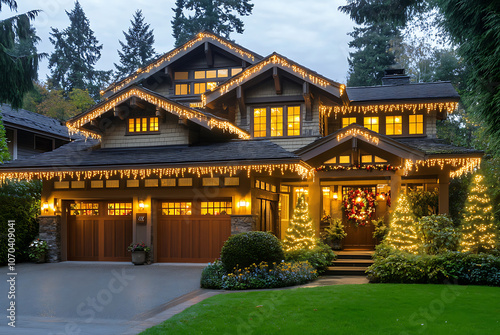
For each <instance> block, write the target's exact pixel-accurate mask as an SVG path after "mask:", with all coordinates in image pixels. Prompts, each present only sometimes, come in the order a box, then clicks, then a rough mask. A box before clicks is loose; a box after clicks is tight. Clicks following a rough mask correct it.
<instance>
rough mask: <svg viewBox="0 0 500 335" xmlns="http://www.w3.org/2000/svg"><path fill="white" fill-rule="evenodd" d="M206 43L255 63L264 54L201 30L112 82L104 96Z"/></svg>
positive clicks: (148, 75) (152, 72)
mask: <svg viewBox="0 0 500 335" xmlns="http://www.w3.org/2000/svg"><path fill="white" fill-rule="evenodd" d="M204 43H210V44H213V45H215V46H217V47H219V48H221V49H223V50H225V51H227V52H228V53H230V54H233V55H235V56H237V57H239V58H241V59H242V60H244V61H246V62H248V63H250V64H254V63H255V62H257V61H259V60H260V59H261V58H262V56H260V55H258V54H256V53H254V52H252V51H250V50H248V49H245V48H243V47H242V46H239V45H238V44H235V43H234V42H231V41H229V40H227V39H225V38H223V37H221V36H218V35H215V34H214V33H211V32H206V31H205V32H200V33H198V34H197V35H196V36H195V37H194V38H192V39H191V40H190V41H188V42H186V43H184V44H183V45H182V46H180V47H178V48H175V49H173V50H171V51H169V52H167V53H165V54H163V55H162V56H160V57H158V58H157V59H155V60H154V61H152V62H151V63H149V64H148V65H146V66H144V67H142V68H139V69H137V70H136V71H135V72H134V73H133V74H131V75H129V76H128V77H126V78H124V79H122V80H120V81H119V82H117V83H113V84H111V85H110V86H109V87H108V88H106V89H105V90H104V91H102V92H101V94H102V95H103V97H109V96H110V95H112V94H113V93H116V92H118V91H120V90H122V89H124V88H126V87H128V86H130V85H133V84H135V83H137V82H139V81H141V80H143V79H146V78H148V77H150V76H151V75H153V74H154V73H155V72H157V71H159V70H161V69H162V68H164V67H165V66H167V65H168V64H170V63H172V62H174V61H176V60H178V59H180V58H182V57H184V56H185V55H186V54H188V53H190V52H191V51H193V50H194V49H196V48H197V47H199V46H200V45H202V44H204Z"/></svg>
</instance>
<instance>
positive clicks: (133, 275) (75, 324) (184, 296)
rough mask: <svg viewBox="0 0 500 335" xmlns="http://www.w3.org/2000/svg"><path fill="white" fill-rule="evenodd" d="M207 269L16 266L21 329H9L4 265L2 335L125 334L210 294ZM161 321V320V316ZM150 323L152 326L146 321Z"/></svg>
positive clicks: (71, 264) (83, 264)
mask: <svg viewBox="0 0 500 335" xmlns="http://www.w3.org/2000/svg"><path fill="white" fill-rule="evenodd" d="M203 267H204V265H199V264H198V265H191V264H188V265H172V264H152V265H142V266H134V265H132V264H131V263H88V262H62V263H55V264H48V263H46V264H31V263H26V264H19V265H17V266H16V270H17V277H16V283H15V284H16V285H15V287H16V297H15V306H16V323H15V325H16V328H15V329H14V328H11V327H9V326H8V325H7V323H8V322H9V320H8V319H7V318H6V316H7V313H8V312H7V311H6V309H7V308H8V307H9V305H8V304H9V302H10V301H11V300H9V299H8V298H7V294H8V292H9V285H8V283H7V279H9V278H8V276H7V273H8V272H9V271H8V269H7V267H1V268H0V270H1V271H2V277H3V278H4V279H2V280H1V281H0V297H1V298H0V301H1V307H2V308H1V310H2V311H3V312H1V313H0V314H1V315H2V318H1V320H2V321H1V322H0V334H54V335H59V334H124V333H135V332H137V329H141V325H142V328H144V324H145V322H146V320H151V318H153V319H154V317H155V316H158V315H160V316H161V313H162V312H165V310H167V309H169V308H172V307H173V306H176V305H179V304H182V303H184V302H185V301H187V300H190V299H195V298H196V297H197V296H200V295H202V294H203V293H204V290H201V289H200V288H199V287H200V274H201V271H202V269H203ZM157 319H158V320H159V319H161V318H158V317H157ZM146 323H147V322H146Z"/></svg>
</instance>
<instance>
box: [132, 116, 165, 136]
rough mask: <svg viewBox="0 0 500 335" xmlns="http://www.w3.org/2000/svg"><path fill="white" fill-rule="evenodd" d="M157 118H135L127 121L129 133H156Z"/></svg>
mask: <svg viewBox="0 0 500 335" xmlns="http://www.w3.org/2000/svg"><path fill="white" fill-rule="evenodd" d="M158 130H159V127H158V117H156V116H155V117H136V118H130V119H128V132H129V133H149V132H158Z"/></svg>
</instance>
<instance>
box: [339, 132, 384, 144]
mask: <svg viewBox="0 0 500 335" xmlns="http://www.w3.org/2000/svg"><path fill="white" fill-rule="evenodd" d="M351 135H352V136H354V137H358V136H361V137H363V138H365V139H366V140H367V141H368V142H372V143H374V144H377V145H378V143H379V141H380V140H379V138H378V137H377V136H373V135H371V134H370V133H369V132H367V131H366V130H362V129H359V128H351V129H348V130H345V131H343V132H341V133H340V134H338V135H337V142H340V141H341V140H342V139H343V138H345V137H347V136H351Z"/></svg>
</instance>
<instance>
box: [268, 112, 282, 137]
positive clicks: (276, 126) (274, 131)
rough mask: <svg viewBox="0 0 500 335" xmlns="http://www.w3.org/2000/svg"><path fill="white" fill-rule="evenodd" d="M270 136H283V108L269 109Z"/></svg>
mask: <svg viewBox="0 0 500 335" xmlns="http://www.w3.org/2000/svg"><path fill="white" fill-rule="evenodd" d="M271 136H273V137H275V136H283V108H282V107H272V108H271Z"/></svg>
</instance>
